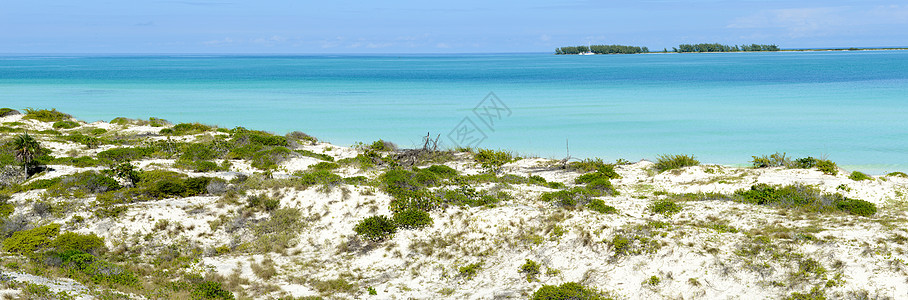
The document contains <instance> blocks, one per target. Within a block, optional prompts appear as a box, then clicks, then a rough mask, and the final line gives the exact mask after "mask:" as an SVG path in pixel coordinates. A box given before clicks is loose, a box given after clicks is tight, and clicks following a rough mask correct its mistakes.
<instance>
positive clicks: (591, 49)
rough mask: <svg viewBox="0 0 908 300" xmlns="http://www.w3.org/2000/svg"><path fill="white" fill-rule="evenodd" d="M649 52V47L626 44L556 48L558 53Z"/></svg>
mask: <svg viewBox="0 0 908 300" xmlns="http://www.w3.org/2000/svg"><path fill="white" fill-rule="evenodd" d="M637 53H649V48H646V47H637V46H624V45H592V46H575V47H561V48H556V49H555V54H556V55H565V54H637Z"/></svg>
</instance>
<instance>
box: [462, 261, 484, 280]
mask: <svg viewBox="0 0 908 300" xmlns="http://www.w3.org/2000/svg"><path fill="white" fill-rule="evenodd" d="M480 269H482V263H481V262H479V263H472V264H469V265H466V266H462V267H460V268H459V269H457V271H459V272H460V276H461V277H463V278H466V279H468V280H469V279H473V277H476V274H479V270H480Z"/></svg>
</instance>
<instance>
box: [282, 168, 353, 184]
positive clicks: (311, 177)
mask: <svg viewBox="0 0 908 300" xmlns="http://www.w3.org/2000/svg"><path fill="white" fill-rule="evenodd" d="M294 175H296V176H298V177H299V178H300V179H299V180H300V182H301V183H302V184H303V185H306V186H312V185H332V186H333V185H338V184H341V183H344V178H343V177H341V176H340V175H337V174H334V173H332V172H331V171H329V170H316V171H307V172H298V173H295V174H294Z"/></svg>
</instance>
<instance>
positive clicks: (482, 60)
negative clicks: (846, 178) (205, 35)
mask: <svg viewBox="0 0 908 300" xmlns="http://www.w3.org/2000/svg"><path fill="white" fill-rule="evenodd" d="M905 70H908V51H852V52H780V53H722V54H648V55H597V56H555V55H549V54H483V55H400V56H395V55H374V56H194V55H188V56H80V55H73V56H2V57H0V106H3V107H13V108H25V107H35V108H51V107H56V108H57V109H59V110H62V111H64V112H67V113H70V114H73V115H74V116H76V117H77V118H79V119H83V120H87V121H95V120H106V121H109V120H111V119H113V118H114V117H117V116H126V117H131V118H147V117H151V116H154V117H160V118H164V119H168V120H171V121H175V122H181V121H187V122H188V121H200V122H203V123H209V124H216V125H219V126H222V127H233V126H244V127H247V128H256V129H265V130H270V131H274V132H278V133H284V132H288V131H293V130H300V131H304V132H306V133H309V134H311V135H314V136H317V137H319V138H321V139H323V140H327V141H330V142H333V143H337V144H342V145H350V144H352V143H354V142H356V141H363V142H369V141H372V140H375V139H379V138H382V139H385V140H390V141H393V142H396V143H398V144H400V145H402V146H415V145H417V144H418V145H421V137H422V136H425V135H426V133H427V132H431V134H432V135H433V136H435V135H436V134H441V135H442V138H441V140H442V142H444V143H445V145H447V146H454V145H478V146H480V147H484V148H507V149H512V150H515V151H517V152H518V153H522V154H531V155H539V156H543V157H556V158H562V157H564V156H565V155H566V149H565V148H566V147H565V143H566V141H567V142H568V143H569V145H570V154H571V155H572V156H574V157H593V156H596V157H602V158H604V159H606V160H614V159H616V158H625V159H628V160H632V161H633V160H639V159H643V158H646V159H653V158H655V157H656V156H657V155H658V154H662V153H688V154H694V155H696V156H697V158H698V159H700V160H701V161H704V162H709V163H719V164H747V163H748V161H749V160H750V158H751V157H750V156H751V155H762V154H770V153H773V152H776V151H778V152H787V153H788V154H789V156H794V157H802V156H808V155H811V156H815V157H828V158H829V159H831V160H833V161H836V162H838V163H839V165H841V166H844V167H845V168H847V169H856V170H861V171H865V172H869V173H876V174H878V173H883V172H888V171H908V119H906V117H905V116H908V107H906V104H908V72H906V71H905ZM490 92H494V94H495V95H496V96H497V97H498V99H500V102H488V101H487V102H485V104H490V103H494V104H497V108H499V109H500V110H484V111H485V112H490V113H494V114H492V116H493V117H491V118H490V117H489V115H483V114H480V115H476V114H474V111H473V109H474V107H476V106H477V105H479V103H480V102H481V101H483V99H485V98H486V97H487V95H488V94H489V93H490ZM505 107H506V109H505ZM481 112H482V111H481ZM498 113H502V114H501V115H499V114H498ZM481 117H482V118H481ZM465 118H467V119H468V121H467V122H465V123H461V122H462V121H464V119H465ZM483 119H485V120H486V121H487V122H489V121H490V120H491V121H493V122H492V124H491V125H487V124H486V123H485V122H483V121H482V120H483ZM470 121H472V122H470ZM459 124H460V125H463V124H466V128H469V127H473V125H475V128H473V129H479V130H481V131H482V133H483V134H484V135H485V139H482V140H481V142H478V143H476V142H477V141H479V139H464V138H458V135H457V134H456V133H457V132H458V131H456V130H455V128H461V129H463V128H464V126H460V127H458V125H459ZM481 136H482V135H479V132H478V131H473V132H472V135H468V136H467V137H481ZM460 137H464V136H460Z"/></svg>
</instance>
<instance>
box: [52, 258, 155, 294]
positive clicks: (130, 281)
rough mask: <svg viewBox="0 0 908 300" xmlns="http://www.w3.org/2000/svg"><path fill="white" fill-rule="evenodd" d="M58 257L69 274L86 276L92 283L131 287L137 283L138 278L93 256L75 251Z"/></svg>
mask: <svg viewBox="0 0 908 300" xmlns="http://www.w3.org/2000/svg"><path fill="white" fill-rule="evenodd" d="M60 257H61V258H62V260H63V265H64V266H66V268H67V269H68V270H70V271H71V272H78V273H81V274H84V275H86V276H88V277H89V278H90V279H91V281H92V282H94V283H96V284H98V283H108V284H119V285H125V286H132V285H135V284H137V283H138V281H139V279H138V277H137V276H136V275H135V274H134V273H132V272H130V271H129V270H126V269H124V268H123V267H120V266H118V265H116V264H113V263H110V262H107V261H104V260H102V259H99V258H97V257H95V256H94V255H91V254H87V253H83V252H80V251H76V250H70V251H66V252H63V253H62V254H61V255H60Z"/></svg>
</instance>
